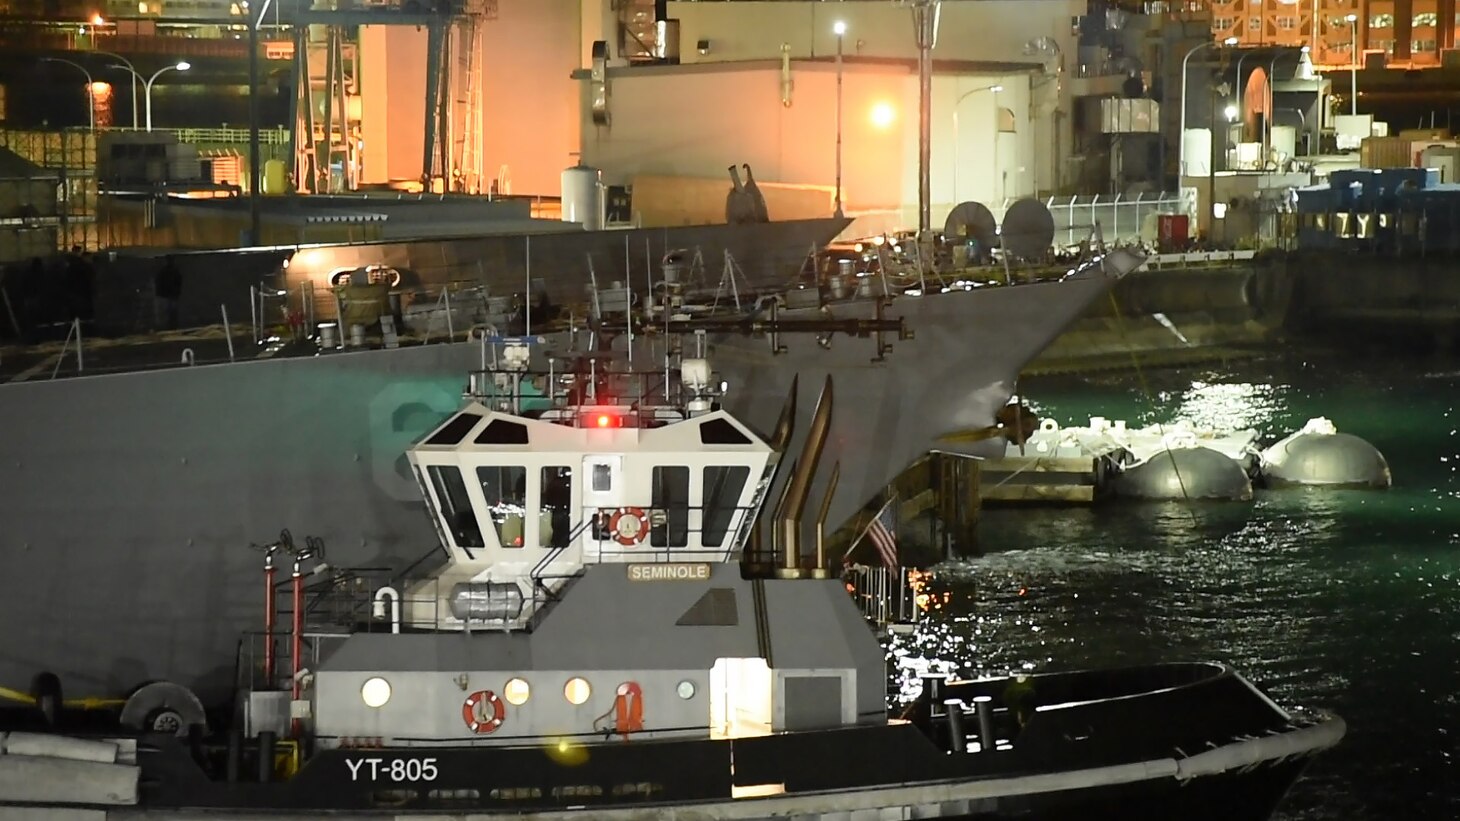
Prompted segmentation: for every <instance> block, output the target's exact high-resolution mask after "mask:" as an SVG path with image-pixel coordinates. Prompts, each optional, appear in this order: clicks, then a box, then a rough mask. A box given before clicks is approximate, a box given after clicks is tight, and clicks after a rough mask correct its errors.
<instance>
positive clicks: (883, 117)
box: [870, 102, 897, 128]
mask: <svg viewBox="0 0 1460 821" xmlns="http://www.w3.org/2000/svg"><path fill="white" fill-rule="evenodd" d="M870 118H871V120H872V125H873V126H875V127H877V128H888V127H889V126H891V125H892V124H893V123H894V122H896V121H897V109H895V108H893V107H892V103H886V102H882V103H877V104H875V105H873V106H872V112H871V114H870Z"/></svg>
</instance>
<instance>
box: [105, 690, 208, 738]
mask: <svg viewBox="0 0 1460 821" xmlns="http://www.w3.org/2000/svg"><path fill="white" fill-rule="evenodd" d="M121 722H122V726H124V727H130V728H132V729H134V730H138V731H141V732H175V733H176V734H177V735H178V736H179V737H181V738H186V737H187V735H188V728H189V727H190V726H192V725H194V724H199V725H203V726H204V727H205V728H206V726H207V723H208V716H207V713H206V712H205V711H204V710H203V703H202V702H201V701H199V700H198V697H197V696H195V695H193V691H192V690H189V689H188V688H186V687H184V686H182V685H181V684H175V683H173V682H171V681H154V682H151V683H150V684H144V685H142V686H141V687H138V688H137V689H136V690H135V691H134V692H133V693H132V695H130V696H128V697H127V703H126V704H124V705H123V706H122V715H121Z"/></svg>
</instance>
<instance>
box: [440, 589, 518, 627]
mask: <svg viewBox="0 0 1460 821" xmlns="http://www.w3.org/2000/svg"><path fill="white" fill-rule="evenodd" d="M451 615H453V616H455V617H456V618H458V619H461V620H462V621H500V620H503V619H515V618H517V617H518V616H520V615H522V590H521V589H519V588H518V587H517V583H516V582H463V583H461V584H458V585H456V586H455V587H452V588H451Z"/></svg>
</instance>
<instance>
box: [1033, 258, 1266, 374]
mask: <svg viewBox="0 0 1460 821" xmlns="http://www.w3.org/2000/svg"><path fill="white" fill-rule="evenodd" d="M1292 291H1293V289H1292V287H1291V285H1290V280H1289V277H1288V274H1287V273H1286V269H1285V267H1283V266H1275V265H1273V264H1272V260H1270V259H1256V260H1251V261H1247V262H1241V263H1226V264H1222V265H1216V266H1211V267H1201V268H1180V269H1172V268H1167V269H1163V270H1154V271H1153V270H1143V271H1138V272H1136V273H1134V274H1131V275H1129V276H1127V277H1126V278H1125V279H1124V280H1122V281H1121V282H1120V284H1119V285H1117V286H1116V287H1115V289H1113V290H1112V291H1111V293H1110V296H1109V298H1107V299H1103V300H1100V301H1098V302H1096V303H1095V304H1094V305H1092V306H1091V307H1090V309H1089V310H1088V311H1086V312H1085V314H1084V315H1083V316H1082V317H1081V318H1080V319H1079V320H1078V321H1076V322H1075V323H1074V324H1073V325H1071V326H1070V328H1069V329H1068V330H1066V331H1065V333H1064V334H1062V335H1061V336H1060V337H1059V338H1058V339H1056V340H1055V342H1054V344H1052V345H1050V346H1049V348H1047V349H1046V350H1045V351H1044V353H1043V354H1041V355H1040V356H1039V358H1038V359H1036V360H1035V361H1034V362H1033V363H1032V364H1031V365H1030V367H1029V368H1027V369H1026V370H1025V372H1026V373H1059V372H1068V371H1082V370H1103V369H1113V368H1129V367H1132V366H1133V365H1135V364H1140V365H1143V366H1144V365H1177V364H1190V363H1194V362H1203V361H1218V360H1222V359H1228V358H1232V357H1234V356H1242V355H1248V354H1249V353H1250V352H1251V351H1252V350H1254V349H1256V348H1259V347H1261V346H1262V345H1265V344H1268V343H1270V342H1272V341H1273V340H1274V339H1276V338H1278V337H1279V336H1280V335H1281V334H1282V333H1283V330H1284V327H1285V325H1286V324H1287V320H1288V315H1289V313H1290V311H1291V305H1292V302H1291V294H1292Z"/></svg>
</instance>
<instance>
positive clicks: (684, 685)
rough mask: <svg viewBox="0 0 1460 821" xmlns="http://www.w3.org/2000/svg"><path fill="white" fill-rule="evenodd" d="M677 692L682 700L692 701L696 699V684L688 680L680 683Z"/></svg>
mask: <svg viewBox="0 0 1460 821" xmlns="http://www.w3.org/2000/svg"><path fill="white" fill-rule="evenodd" d="M676 692H678V693H679V697H680V698H682V699H685V700H689V699H692V698H694V697H695V683H694V682H693V681H689V680H687V679H686V680H685V681H681V682H680V683H679V689H678V690H677V691H676Z"/></svg>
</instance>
